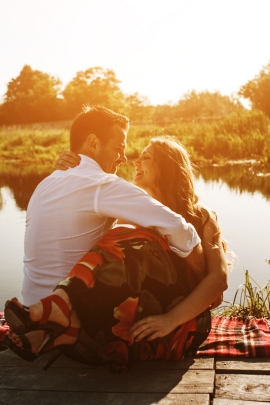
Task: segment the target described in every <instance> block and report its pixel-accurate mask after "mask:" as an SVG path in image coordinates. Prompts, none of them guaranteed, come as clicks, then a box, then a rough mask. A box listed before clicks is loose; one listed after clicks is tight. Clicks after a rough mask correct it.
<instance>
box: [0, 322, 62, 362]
mask: <svg viewBox="0 0 270 405" xmlns="http://www.w3.org/2000/svg"><path fill="white" fill-rule="evenodd" d="M41 326H43V327H42V328H41ZM67 329H68V327H67V328H65V327H64V326H61V325H59V324H57V323H54V322H48V323H47V324H45V325H39V328H38V330H44V331H47V332H48V333H47V334H46V336H45V339H44V341H43V342H42V344H41V346H40V348H39V349H38V351H37V353H32V346H31V343H30V341H29V339H28V337H27V336H26V335H24V334H23V335H18V337H19V338H20V340H21V342H22V346H23V347H22V348H21V347H19V346H17V345H16V344H15V343H14V342H13V341H12V340H11V339H10V338H9V337H8V336H7V335H5V336H4V339H3V343H4V345H6V346H7V347H8V348H9V349H10V350H12V351H13V352H14V353H15V354H17V355H18V356H19V357H21V358H22V359H24V360H26V361H29V362H32V361H34V360H36V359H37V358H38V357H40V356H41V355H42V354H44V353H47V352H49V351H51V350H54V349H55V348H57V346H56V347H54V346H53V345H52V346H51V347H49V346H50V344H51V343H52V342H53V341H54V340H55V339H56V338H57V337H58V336H60V335H62V334H63V333H65V332H66V331H67ZM46 349H47V350H46Z"/></svg>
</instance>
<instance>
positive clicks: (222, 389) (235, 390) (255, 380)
mask: <svg viewBox="0 0 270 405" xmlns="http://www.w3.org/2000/svg"><path fill="white" fill-rule="evenodd" d="M215 386H216V392H215V398H224V399H225V398H226V399H235V400H238V401H251V402H252V401H253V402H256V401H262V402H264V401H265V402H267V401H268V402H269V399H270V376H269V375H260V376H258V375H254V374H251V375H246V374H217V375H216V384H215ZM256 403H257V402H256Z"/></svg>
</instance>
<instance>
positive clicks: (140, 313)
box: [57, 226, 211, 373]
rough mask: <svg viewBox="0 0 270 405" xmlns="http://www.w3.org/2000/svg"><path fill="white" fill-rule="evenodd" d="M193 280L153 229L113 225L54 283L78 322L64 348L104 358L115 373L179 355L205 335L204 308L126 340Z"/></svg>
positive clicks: (89, 358)
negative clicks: (73, 339) (154, 333)
mask: <svg viewBox="0 0 270 405" xmlns="http://www.w3.org/2000/svg"><path fill="white" fill-rule="evenodd" d="M197 283H198V281H197V279H196V277H195V276H194V274H193V273H192V271H191V270H190V269H189V268H188V266H187V265H186V263H185V261H184V260H183V259H181V258H179V257H178V256H177V255H176V254H175V253H173V252H172V251H171V249H170V247H169V246H168V244H167V241H166V240H165V238H164V237H161V236H159V235H158V234H157V233H156V232H155V231H153V230H152V229H149V228H147V229H146V228H140V227H136V228H135V229H134V228H130V227H125V226H118V227H116V228H113V229H112V230H111V231H109V232H108V233H107V234H106V235H105V236H104V237H103V238H102V239H101V240H100V241H99V242H98V244H97V245H96V246H94V247H93V248H92V249H91V250H90V251H89V252H87V253H86V254H85V255H84V256H83V257H82V258H81V260H80V261H79V262H78V263H77V264H76V265H75V266H74V268H73V269H72V270H71V271H70V273H69V274H68V276H67V278H66V279H65V280H63V281H62V282H61V283H60V284H59V285H58V286H57V288H62V289H64V290H65V291H66V292H67V294H68V295H69V298H70V301H71V303H72V305H73V308H74V309H75V311H76V313H77V315H78V317H79V319H80V322H81V325H82V329H81V332H80V336H79V339H78V341H77V343H76V344H75V345H74V346H72V347H68V346H67V347H65V348H63V351H64V352H65V354H66V355H68V356H69V357H71V358H73V359H75V360H78V361H82V362H84V363H87V364H93V365H97V364H103V363H105V362H108V363H110V369H111V371H112V372H117V373H124V372H125V371H126V370H127V369H128V367H129V366H130V364H131V363H132V360H134V359H137V360H138V359H139V360H150V359H152V360H157V359H165V360H181V359H182V358H183V357H184V356H185V354H186V353H187V352H191V351H195V350H196V349H197V348H198V347H199V345H200V344H201V343H202V342H203V341H204V340H205V339H206V337H207V336H208V333H209V331H210V328H211V316H210V312H209V311H208V310H207V311H204V312H203V313H202V314H201V315H199V316H198V317H197V318H194V319H191V320H190V321H188V322H186V323H185V324H183V325H181V326H179V327H177V328H176V329H175V330H174V331H173V332H171V333H170V334H168V335H167V336H165V337H163V338H158V339H155V340H153V341H151V342H147V340H146V339H143V340H142V341H140V342H138V343H134V344H133V345H130V342H129V330H130V328H131V326H132V325H133V324H134V323H135V322H137V321H138V320H140V319H142V318H144V317H146V316H149V315H157V314H163V313H166V312H167V311H169V310H170V309H171V308H172V307H174V306H175V305H177V304H178V303H179V302H180V301H181V300H182V299H183V298H184V297H185V296H187V295H188V294H189V293H190V292H191V291H192V289H193V288H194V287H195V286H196V285H197Z"/></svg>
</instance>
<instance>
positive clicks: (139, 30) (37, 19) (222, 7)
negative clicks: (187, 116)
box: [0, 0, 270, 104]
mask: <svg viewBox="0 0 270 405" xmlns="http://www.w3.org/2000/svg"><path fill="white" fill-rule="evenodd" d="M0 34H1V41H0V97H2V96H3V95H4V93H5V92H6V89H7V88H6V85H7V83H8V82H9V81H10V80H11V79H12V78H15V77H17V76H18V75H19V73H20V71H21V69H22V68H23V66H24V65H26V64H28V65H30V66H31V68H32V69H37V70H41V71H42V72H44V73H49V74H50V75H52V76H55V77H59V78H60V79H61V80H62V82H63V84H64V85H65V84H67V83H68V82H69V81H70V80H71V79H72V78H73V77H74V76H75V74H76V73H77V72H78V71H83V70H86V69H88V68H90V67H94V66H101V67H102V68H106V69H112V70H113V71H114V72H115V74H116V77H117V78H118V79H119V80H120V81H121V84H120V87H121V89H122V90H123V91H124V92H125V93H126V94H131V93H134V92H138V93H140V94H141V95H144V96H147V97H148V99H149V100H150V102H151V103H153V104H157V103H160V104H161V103H167V102H169V101H172V102H177V101H178V100H179V99H180V98H181V97H182V96H183V94H185V93H186V92H188V91H191V90H193V89H194V90H196V91H204V90H209V91H220V92H221V94H224V95H230V94H232V93H234V92H237V91H238V90H239V88H240V87H241V86H242V85H243V84H245V83H246V82H247V81H248V80H251V79H253V78H254V77H255V76H256V75H257V74H258V73H259V72H260V70H261V68H262V67H263V66H264V65H266V64H267V63H268V62H269V61H270V0H96V1H94V0H0Z"/></svg>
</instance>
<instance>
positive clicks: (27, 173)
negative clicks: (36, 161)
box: [0, 163, 53, 210]
mask: <svg viewBox="0 0 270 405" xmlns="http://www.w3.org/2000/svg"><path fill="white" fill-rule="evenodd" d="M52 171H53V168H52V167H51V166H35V165H30V166H21V165H18V164H16V163H14V164H10V163H8V164H2V165H1V166H0V188H2V187H8V188H9V189H10V190H11V191H12V193H13V196H14V199H15V202H16V204H17V206H18V208H19V209H21V210H26V208H27V205H28V202H29V200H30V197H31V195H32V194H33V192H34V190H35V188H36V187H37V185H38V184H39V183H40V182H41V181H42V180H43V179H44V178H45V177H46V176H48V175H49V174H50V173H52ZM0 208H1V207H0Z"/></svg>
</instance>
